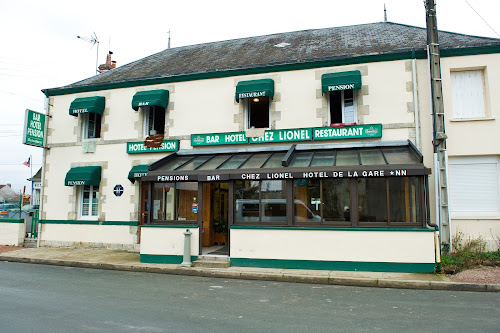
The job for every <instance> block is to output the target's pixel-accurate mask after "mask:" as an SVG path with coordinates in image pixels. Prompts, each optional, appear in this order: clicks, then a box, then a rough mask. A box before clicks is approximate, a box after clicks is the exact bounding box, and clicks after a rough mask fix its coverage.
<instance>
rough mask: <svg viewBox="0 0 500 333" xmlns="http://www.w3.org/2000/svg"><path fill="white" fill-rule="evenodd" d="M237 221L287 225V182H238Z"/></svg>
mask: <svg viewBox="0 0 500 333" xmlns="http://www.w3.org/2000/svg"><path fill="white" fill-rule="evenodd" d="M235 199H236V208H235V220H236V223H238V222H255V223H261V222H264V223H280V224H283V223H286V181H284V180H262V181H237V182H236V184H235Z"/></svg>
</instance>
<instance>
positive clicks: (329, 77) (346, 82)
mask: <svg viewBox="0 0 500 333" xmlns="http://www.w3.org/2000/svg"><path fill="white" fill-rule="evenodd" d="M348 89H361V72H360V71H349V72H340V73H327V74H323V75H322V76H321V90H322V92H323V93H326V92H329V91H336V90H348Z"/></svg>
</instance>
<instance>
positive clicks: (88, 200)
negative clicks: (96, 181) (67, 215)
mask: <svg viewBox="0 0 500 333" xmlns="http://www.w3.org/2000/svg"><path fill="white" fill-rule="evenodd" d="M80 188H81V189H80V217H81V218H82V219H97V217H98V205H99V187H98V186H91V185H84V186H80Z"/></svg>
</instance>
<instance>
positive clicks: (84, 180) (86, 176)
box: [64, 165, 102, 186]
mask: <svg viewBox="0 0 500 333" xmlns="http://www.w3.org/2000/svg"><path fill="white" fill-rule="evenodd" d="M101 170H102V167H101V166H100V165H95V166H82V167H75V168H71V169H69V171H68V173H66V178H64V185H66V186H73V185H92V186H99V183H100V182H101Z"/></svg>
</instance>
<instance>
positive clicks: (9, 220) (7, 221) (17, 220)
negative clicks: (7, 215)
mask: <svg viewBox="0 0 500 333" xmlns="http://www.w3.org/2000/svg"><path fill="white" fill-rule="evenodd" d="M0 223H24V219H0Z"/></svg>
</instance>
